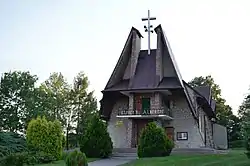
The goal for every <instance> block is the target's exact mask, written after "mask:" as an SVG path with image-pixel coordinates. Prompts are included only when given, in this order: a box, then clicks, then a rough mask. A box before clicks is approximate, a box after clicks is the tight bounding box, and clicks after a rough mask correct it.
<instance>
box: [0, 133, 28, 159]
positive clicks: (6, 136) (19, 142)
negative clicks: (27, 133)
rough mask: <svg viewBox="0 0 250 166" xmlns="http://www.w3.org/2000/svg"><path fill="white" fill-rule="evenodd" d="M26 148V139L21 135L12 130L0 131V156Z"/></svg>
mask: <svg viewBox="0 0 250 166" xmlns="http://www.w3.org/2000/svg"><path fill="white" fill-rule="evenodd" d="M26 149H27V147H26V140H25V138H24V137H22V136H21V135H19V134H16V133H12V132H0V157H4V156H7V155H10V154H11V153H18V152H23V151H25V150H26Z"/></svg>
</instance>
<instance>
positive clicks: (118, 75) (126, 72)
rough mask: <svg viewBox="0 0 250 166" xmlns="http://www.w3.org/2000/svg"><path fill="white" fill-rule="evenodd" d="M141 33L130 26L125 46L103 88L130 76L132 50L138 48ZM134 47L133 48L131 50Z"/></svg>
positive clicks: (107, 87)
mask: <svg viewBox="0 0 250 166" xmlns="http://www.w3.org/2000/svg"><path fill="white" fill-rule="evenodd" d="M141 37H142V35H141V34H140V32H139V31H138V30H137V29H135V28H134V27H132V29H131V31H130V33H129V36H128V38H127V41H126V43H125V46H124V48H123V50H122V53H121V55H120V57H119V59H118V62H117V64H116V66H115V68H114V70H113V72H112V74H111V76H110V78H109V81H108V83H107V85H106V87H105V89H109V88H111V87H112V86H114V85H115V84H117V83H119V82H120V81H122V80H123V79H129V78H131V71H133V68H131V63H130V61H131V55H132V53H133V52H134V51H136V50H138V49H139V50H140V47H139V46H140V38H141ZM134 45H135V46H134ZM133 49H134V50H133Z"/></svg>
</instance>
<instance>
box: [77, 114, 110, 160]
mask: <svg viewBox="0 0 250 166" xmlns="http://www.w3.org/2000/svg"><path fill="white" fill-rule="evenodd" d="M80 150H81V151H82V152H84V153H85V154H86V156H87V157H94V158H106V157H109V156H110V154H111V153H112V150H113V144H112V141H111V138H110V136H109V133H108V131H107V126H106V124H105V123H104V122H103V121H102V120H101V119H100V118H99V117H98V116H94V117H93V119H92V121H91V123H90V124H89V125H88V126H87V129H86V131H85V135H84V136H82V138H81V140H80Z"/></svg>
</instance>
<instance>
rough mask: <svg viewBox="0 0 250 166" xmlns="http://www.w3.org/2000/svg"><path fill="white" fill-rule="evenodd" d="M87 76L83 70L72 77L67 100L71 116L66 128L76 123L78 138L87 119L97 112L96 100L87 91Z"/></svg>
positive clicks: (86, 123)
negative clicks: (72, 80)
mask: <svg viewBox="0 0 250 166" xmlns="http://www.w3.org/2000/svg"><path fill="white" fill-rule="evenodd" d="M88 85H89V82H88V78H87V76H86V75H85V74H84V73H83V72H79V73H78V74H77V76H76V77H75V78H74V82H73V86H72V89H71V91H70V95H69V100H70V103H71V104H72V105H71V115H72V116H71V117H70V118H69V119H70V122H69V126H68V128H69V129H70V128H72V127H73V126H71V124H73V123H75V124H76V128H75V130H76V133H77V134H76V136H77V137H78V138H77V140H79V138H80V135H84V131H85V130H86V127H87V125H88V123H89V120H90V119H91V118H92V117H93V115H94V113H96V112H97V101H96V99H95V97H94V95H93V92H88Z"/></svg>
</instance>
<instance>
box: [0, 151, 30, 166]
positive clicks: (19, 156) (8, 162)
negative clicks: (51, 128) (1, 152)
mask: <svg viewBox="0 0 250 166" xmlns="http://www.w3.org/2000/svg"><path fill="white" fill-rule="evenodd" d="M26 161H27V154H26V153H13V154H10V155H8V156H5V157H2V158H1V159H0V165H4V166H24V164H25V163H26Z"/></svg>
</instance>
